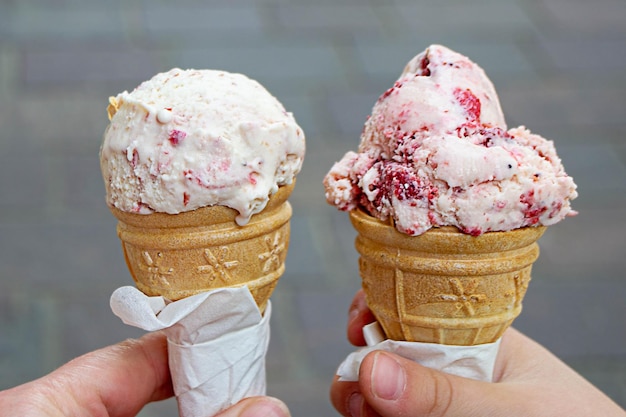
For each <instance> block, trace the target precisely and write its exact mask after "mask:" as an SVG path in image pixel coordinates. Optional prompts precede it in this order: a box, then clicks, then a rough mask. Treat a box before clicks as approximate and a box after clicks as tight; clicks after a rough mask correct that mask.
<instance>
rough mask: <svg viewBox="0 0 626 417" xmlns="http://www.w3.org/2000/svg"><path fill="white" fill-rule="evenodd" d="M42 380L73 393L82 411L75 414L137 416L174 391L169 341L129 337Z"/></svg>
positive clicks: (158, 337)
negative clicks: (152, 402) (153, 402)
mask: <svg viewBox="0 0 626 417" xmlns="http://www.w3.org/2000/svg"><path fill="white" fill-rule="evenodd" d="M43 381H44V382H45V383H47V384H48V385H49V386H53V387H58V386H61V387H63V388H64V390H65V391H66V392H68V394H69V395H70V396H71V397H72V399H73V405H72V406H73V407H75V408H76V409H77V410H78V413H77V412H73V413H70V414H73V415H80V414H81V413H84V414H82V415H110V416H112V417H113V416H119V417H121V416H134V415H136V414H137V413H138V412H139V410H141V408H142V407H143V406H144V405H145V404H147V403H149V402H151V401H158V400H162V399H165V398H168V397H171V396H172V395H173V388H172V382H171V377H170V372H169V366H168V359H167V339H166V337H165V335H164V334H162V333H151V334H147V335H145V336H143V337H142V338H140V339H136V340H135V339H133V340H126V341H124V342H121V343H118V344H116V345H113V346H109V347H106V348H103V349H100V350H97V351H94V352H91V353H88V354H86V355H84V356H81V357H79V358H77V359H74V360H73V361H71V362H69V363H67V364H66V365H64V366H62V367H61V368H59V369H58V370H56V371H55V372H53V373H52V374H50V375H48V376H47V377H45V378H44V380H43ZM104 410H106V412H107V413H108V414H103V411H104Z"/></svg>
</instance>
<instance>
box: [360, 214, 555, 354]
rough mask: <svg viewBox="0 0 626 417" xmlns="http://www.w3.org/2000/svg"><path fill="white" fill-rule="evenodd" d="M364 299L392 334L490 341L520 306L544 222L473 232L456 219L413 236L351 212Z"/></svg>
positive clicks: (395, 336) (446, 340) (442, 340)
mask: <svg viewBox="0 0 626 417" xmlns="http://www.w3.org/2000/svg"><path fill="white" fill-rule="evenodd" d="M350 219H351V221H352V224H353V226H354V227H355V228H356V230H357V231H358V233H359V234H358V236H357V239H356V244H355V245H356V249H357V251H358V252H359V254H360V259H359V270H360V274H361V278H362V283H363V289H364V291H365V294H366V299H367V303H368V305H369V307H370V309H371V310H372V312H373V313H374V315H375V316H376V318H377V320H378V321H379V323H380V324H381V326H382V327H383V329H384V331H385V333H386V335H387V337H388V338H390V339H394V340H406V341H417V342H428V343H439V344H448V345H478V344H483V343H491V342H495V341H496V340H498V339H499V338H500V336H502V333H503V332H504V331H505V330H506V329H507V328H508V327H509V326H510V325H511V323H512V322H513V320H514V319H515V318H516V317H517V316H518V315H519V314H520V312H521V309H522V299H523V298H524V295H525V294H526V289H527V288H528V283H529V281H530V279H531V268H532V264H533V262H534V261H535V260H536V259H537V257H538V256H539V246H538V245H537V243H536V241H537V240H538V239H539V238H540V237H541V235H542V234H543V232H544V231H545V227H528V228H523V229H517V230H513V231H508V232H490V233H485V234H483V235H481V236H478V237H473V236H470V235H467V234H464V233H461V232H460V231H458V229H456V228H454V227H443V228H438V229H431V230H429V231H428V232H426V233H424V234H422V235H419V236H409V235H406V234H403V233H400V232H398V231H397V230H396V229H395V228H394V227H393V226H392V225H389V224H386V223H383V222H381V221H379V220H377V219H375V218H373V217H371V216H369V215H367V214H365V213H364V212H362V211H360V210H354V211H352V212H351V213H350Z"/></svg>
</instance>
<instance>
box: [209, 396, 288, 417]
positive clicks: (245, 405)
mask: <svg viewBox="0 0 626 417" xmlns="http://www.w3.org/2000/svg"><path fill="white" fill-rule="evenodd" d="M290 416H291V414H290V413H289V409H288V408H287V406H286V405H285V403H283V402H282V401H280V400H279V399H277V398H273V397H250V398H245V399H243V400H241V401H239V402H238V403H237V404H235V405H234V406H232V407H230V408H229V409H227V410H224V411H222V412H221V413H220V414H218V415H217V416H215V417H290Z"/></svg>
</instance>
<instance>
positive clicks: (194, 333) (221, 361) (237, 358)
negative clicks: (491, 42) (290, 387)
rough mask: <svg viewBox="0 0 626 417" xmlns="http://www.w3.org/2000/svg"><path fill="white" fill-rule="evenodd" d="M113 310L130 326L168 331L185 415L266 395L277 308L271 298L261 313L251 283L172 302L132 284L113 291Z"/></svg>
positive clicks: (211, 412)
mask: <svg viewBox="0 0 626 417" xmlns="http://www.w3.org/2000/svg"><path fill="white" fill-rule="evenodd" d="M111 309H112V310H113V313H114V314H115V315H117V316H118V317H120V318H121V319H122V321H123V322H124V323H126V324H128V325H131V326H135V327H139V328H141V329H144V330H147V331H155V330H164V331H165V333H166V335H167V339H168V355H169V366H170V372H171V374H172V382H173V384H174V392H175V394H176V398H177V400H178V409H179V413H180V416H181V417H199V416H212V415H214V414H217V413H218V412H219V411H221V410H223V409H225V408H227V407H229V406H231V405H233V404H235V403H237V402H238V401H239V400H241V399H243V398H245V397H250V396H256V395H265V390H266V379H265V354H266V353H267V347H268V344H269V337H270V326H269V321H270V316H271V312H272V307H271V303H270V302H269V301H268V303H267V307H266V310H265V314H264V315H263V316H261V312H260V311H259V308H258V307H257V305H256V303H255V301H254V298H253V297H252V294H251V293H250V291H249V290H248V287H245V286H244V287H240V288H223V289H218V290H214V291H209V292H205V293H201V294H197V295H194V296H191V297H187V298H184V299H181V300H178V301H175V302H169V301H167V300H165V299H164V298H163V297H149V296H146V295H145V294H143V293H142V292H141V291H139V290H138V289H136V288H135V287H130V286H128V287H122V288H118V289H117V290H115V291H114V292H113V294H112V296H111Z"/></svg>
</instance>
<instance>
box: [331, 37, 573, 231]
mask: <svg viewBox="0 0 626 417" xmlns="http://www.w3.org/2000/svg"><path fill="white" fill-rule="evenodd" d="M324 185H325V189H326V198H327V200H328V202H329V203H330V204H333V205H335V206H337V207H338V208H339V209H341V210H345V211H350V210H353V209H355V208H357V207H358V208H361V209H363V210H365V211H366V212H368V213H369V214H370V215H372V216H374V217H376V218H378V219H380V220H383V221H387V220H388V219H392V220H393V222H394V224H395V226H396V228H397V229H398V230H399V231H400V232H403V233H406V234H408V235H420V234H422V233H424V232H426V231H427V230H429V229H430V228H432V227H441V226H455V227H457V228H458V229H459V230H461V231H462V232H464V233H467V234H471V235H474V236H478V235H481V234H483V233H485V232H490V231H505V230H513V229H517V228H522V227H526V226H535V225H544V226H548V225H552V224H555V223H557V222H558V221H560V220H562V219H563V218H564V217H566V216H568V215H570V214H573V213H574V212H573V210H572V209H571V205H570V202H571V200H573V199H574V198H576V196H577V192H576V185H575V184H574V181H573V180H572V178H571V177H570V176H568V175H567V174H566V172H565V170H564V168H563V165H562V163H561V160H560V159H559V157H558V155H557V153H556V150H555V148H554V144H553V142H552V141H549V140H546V139H544V138H543V137H541V136H539V135H536V134H533V133H531V132H530V131H529V130H528V129H526V128H525V127H523V126H520V127H517V128H514V129H508V130H507V126H506V123H505V120H504V117H503V115H502V110H501V107H500V103H499V100H498V97H497V94H496V91H495V89H494V87H493V84H492V83H491V81H490V80H489V79H488V78H487V76H486V75H485V73H484V71H483V70H482V69H481V68H480V67H479V66H478V65H476V64H475V63H474V62H472V61H470V60H469V59H468V58H466V57H465V56H463V55H461V54H459V53H456V52H454V51H451V50H450V49H448V48H446V47H444V46H441V45H432V46H430V47H428V48H427V49H426V50H425V51H424V52H422V53H420V54H419V55H417V56H416V57H415V58H413V59H412V60H411V61H410V62H409V63H408V64H407V66H406V67H405V69H404V71H403V72H402V74H401V75H400V77H399V78H398V80H397V81H396V82H395V83H394V86H393V87H392V88H390V89H389V90H387V91H386V92H385V93H383V94H382V95H381V96H380V98H379V99H378V101H377V102H376V103H375V105H374V107H373V109H372V114H371V116H370V117H369V118H368V119H367V121H366V122H365V127H364V129H363V133H362V135H361V143H360V145H359V148H358V152H352V151H351V152H348V153H347V154H346V155H345V156H344V157H343V159H341V160H340V161H339V162H337V163H336V164H335V165H334V166H333V167H332V169H331V170H330V172H329V173H328V174H327V176H326V177H325V179H324Z"/></svg>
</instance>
